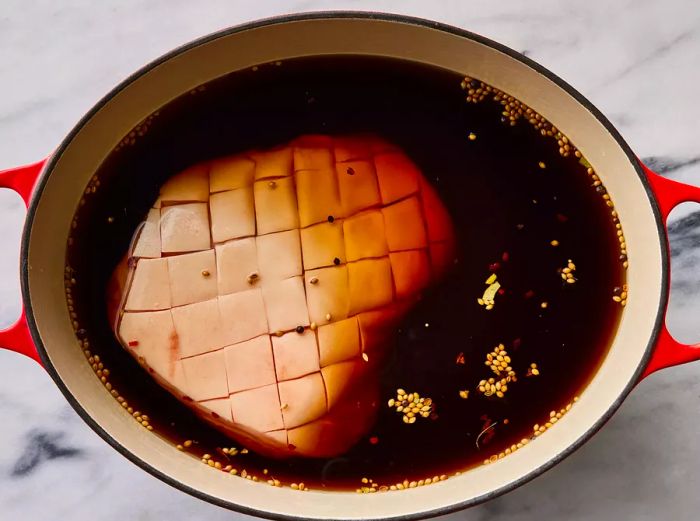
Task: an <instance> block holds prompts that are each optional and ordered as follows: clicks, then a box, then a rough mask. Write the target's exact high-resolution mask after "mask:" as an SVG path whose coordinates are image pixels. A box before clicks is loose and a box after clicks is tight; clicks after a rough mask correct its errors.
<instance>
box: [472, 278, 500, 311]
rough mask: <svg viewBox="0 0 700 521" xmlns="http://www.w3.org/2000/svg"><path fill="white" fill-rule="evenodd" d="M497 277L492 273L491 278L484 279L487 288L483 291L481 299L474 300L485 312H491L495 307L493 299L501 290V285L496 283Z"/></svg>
mask: <svg viewBox="0 0 700 521" xmlns="http://www.w3.org/2000/svg"><path fill="white" fill-rule="evenodd" d="M496 279H497V275H496V274H495V273H492V274H491V276H490V277H489V278H488V279H486V284H487V286H488V287H487V288H486V289H485V290H484V294H483V295H482V296H481V298H478V299H476V301H477V302H478V303H479V305H480V306H485V307H486V311H491V310H492V309H493V307H494V306H495V305H496V301H495V297H496V294H497V293H498V290H499V289H501V284H500V282H498V280H496Z"/></svg>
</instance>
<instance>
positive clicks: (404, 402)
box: [388, 389, 433, 424]
mask: <svg viewBox="0 0 700 521" xmlns="http://www.w3.org/2000/svg"><path fill="white" fill-rule="evenodd" d="M388 405H389V407H391V408H394V409H396V412H398V413H402V414H403V417H402V420H403V422H404V423H408V424H411V423H416V418H418V417H422V418H428V417H430V414H431V413H432V412H433V400H432V399H431V398H424V397H422V396H420V395H419V394H418V393H406V391H404V390H403V389H397V390H396V398H391V399H390V400H389V401H388Z"/></svg>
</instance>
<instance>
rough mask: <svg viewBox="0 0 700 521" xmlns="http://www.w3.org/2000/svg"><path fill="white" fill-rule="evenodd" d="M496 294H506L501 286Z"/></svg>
mask: <svg viewBox="0 0 700 521" xmlns="http://www.w3.org/2000/svg"><path fill="white" fill-rule="evenodd" d="M498 294H499V295H505V294H506V290H505V289H503V288H501V289H499V290H498Z"/></svg>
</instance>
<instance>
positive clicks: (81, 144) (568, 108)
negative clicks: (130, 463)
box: [27, 18, 662, 519]
mask: <svg viewBox="0 0 700 521" xmlns="http://www.w3.org/2000/svg"><path fill="white" fill-rule="evenodd" d="M322 54H329V55H334V54H352V55H358V54H360V55H363V54H364V55H373V56H383V57H392V58H400V59H404V60H410V61H414V62H419V63H423V64H428V65H434V66H437V67H440V68H443V69H448V70H453V71H455V72H458V73H460V74H465V75H470V76H474V77H477V78H479V79H481V80H483V81H485V82H488V83H489V84H491V85H493V86H495V87H497V88H499V89H502V90H503V91H505V92H508V93H510V94H512V95H514V96H516V97H517V98H518V99H520V100H521V101H522V102H523V103H526V104H527V105H529V106H530V107H533V108H534V109H535V110H536V111H537V112H538V113H540V114H541V115H542V116H544V117H545V118H547V119H548V120H549V121H551V122H552V123H553V124H555V125H556V126H557V128H559V129H561V130H562V132H564V133H565V134H566V135H567V136H569V138H570V139H571V140H572V141H573V142H574V143H575V144H576V146H577V147H578V148H579V149H580V150H581V151H582V152H583V154H584V155H585V156H586V158H588V160H589V161H590V163H591V164H592V165H593V166H594V167H595V169H596V171H597V173H598V175H599V176H600V177H601V179H602V180H603V182H604V183H605V185H606V187H607V189H608V192H609V193H610V194H611V197H612V198H613V200H614V201H615V204H616V207H617V209H618V212H619V215H620V220H621V222H622V224H623V227H624V229H625V237H626V240H627V249H628V252H629V257H630V260H631V264H630V267H629V270H628V273H627V281H628V284H629V286H630V294H629V298H628V303H627V307H626V310H625V313H624V315H623V319H622V322H621V324H620V326H619V328H618V332H617V334H616V336H615V339H614V342H613V345H612V347H611V349H610V351H609V354H608V355H607V357H606V359H605V361H604V362H603V364H602V365H601V367H600V368H599V370H598V372H597V373H596V375H595V377H594V378H593V380H592V381H591V383H590V385H589V386H588V388H587V389H586V391H585V393H583V395H582V396H581V399H580V401H579V402H578V404H577V406H576V407H574V408H573V409H572V410H571V412H570V413H569V414H567V415H566V417H565V418H563V419H562V420H561V422H560V424H559V425H557V428H556V429H551V430H549V431H548V432H546V433H545V434H544V435H543V436H541V437H540V438H539V439H538V440H537V443H532V444H529V445H527V446H526V447H524V448H523V449H521V450H519V451H517V453H515V454H512V455H511V456H509V457H508V458H505V459H503V460H501V461H498V462H497V463H496V464H493V465H488V466H483V467H479V468H477V469H474V470H472V471H469V472H467V473H464V474H463V475H461V476H458V477H455V478H452V479H449V480H447V481H444V482H440V483H438V484H436V485H433V486H431V487H425V488H417V489H411V490H406V491H402V492H400V493H396V494H394V493H391V494H373V495H359V494H355V493H323V492H315V491H311V492H308V493H305V494H299V493H298V492H296V491H293V490H289V489H278V488H270V487H268V486H266V485H263V484H260V483H254V482H250V481H247V480H241V479H231V478H230V476H228V475H225V474H223V473H217V472H213V471H212V470H211V469H209V468H208V467H207V466H204V465H202V464H201V463H200V462H199V461H198V460H197V459H195V458H192V457H191V456H189V455H187V454H183V453H181V452H179V451H177V450H176V449H175V448H174V447H173V446H172V445H171V444H169V443H166V442H165V441H163V440H161V439H160V438H159V437H157V436H154V435H153V434H151V433H150V432H148V431H146V430H145V429H143V428H142V427H141V426H140V425H138V424H137V423H136V422H134V421H133V419H132V418H131V416H130V415H129V414H128V413H127V412H126V411H125V410H124V409H123V408H122V407H120V406H119V404H118V403H117V402H116V401H115V400H114V399H113V398H112V396H110V394H109V393H108V392H107V391H105V389H104V387H103V385H102V384H101V383H100V382H99V380H98V379H97V378H95V377H94V374H93V371H92V369H91V368H90V367H89V366H88V364H86V363H85V358H84V356H83V354H82V352H81V350H80V349H79V348H78V347H77V345H76V339H75V333H74V331H73V327H72V325H71V320H70V317H69V314H68V310H67V307H66V302H65V296H64V287H63V282H64V278H63V274H64V272H63V270H64V262H63V259H64V257H65V255H64V253H65V248H66V238H67V236H68V234H69V230H70V228H71V221H72V218H73V212H74V210H75V208H76V206H77V205H78V203H79V200H80V198H81V197H82V195H83V193H84V191H85V188H86V186H88V185H89V184H90V179H91V178H92V176H93V174H94V173H95V172H96V170H97V169H98V167H99V166H100V164H101V163H102V162H103V161H104V160H105V158H106V157H107V156H108V155H109V153H110V151H111V150H112V149H113V148H114V147H115V146H117V144H118V143H119V142H120V141H121V140H122V138H123V136H125V135H127V134H128V133H129V131H130V130H131V129H132V128H134V127H135V126H136V125H137V124H139V123H140V122H142V121H143V120H145V119H146V118H147V117H148V116H149V115H151V114H152V113H153V112H154V110H157V109H158V108H159V107H162V106H163V105H165V104H166V103H167V102H169V101H171V100H173V99H174V98H176V97H178V96H180V95H181V94H183V93H186V92H188V91H190V90H192V89H194V88H195V87H197V86H198V85H201V84H203V83H206V82H207V81H210V80H213V79H215V78H218V77H220V76H223V75H225V74H227V73H230V72H233V71H236V70H240V69H245V68H248V67H252V66H254V65H256V64H261V63H267V62H274V61H277V60H286V59H290V58H296V57H304V56H316V55H322ZM656 230H657V222H656V220H655V217H654V213H653V211H652V207H651V205H650V202H649V199H648V196H647V193H646V190H645V187H644V185H643V184H642V183H641V181H640V180H639V178H638V175H637V171H636V170H635V168H634V167H633V165H632V163H631V159H630V157H629V156H628V155H627V153H626V151H625V150H624V149H623V148H622V147H621V146H620V145H619V143H618V141H617V140H616V139H615V137H613V136H612V135H611V134H610V133H609V132H608V130H607V129H606V128H605V127H604V126H603V124H601V122H600V121H599V120H598V119H596V117H595V116H594V115H593V114H591V112H590V111H589V110H588V109H586V108H585V107H584V106H582V105H581V104H580V103H579V102H578V101H576V99H574V98H573V97H572V96H571V95H569V94H567V93H566V92H565V91H564V90H562V89H561V88H560V87H559V86H557V85H556V84H555V83H554V82H553V81H552V80H550V79H548V78H546V77H545V76H543V75H542V74H540V73H538V72H537V71H535V70H534V69H532V68H530V67H529V66H527V65H525V64H523V63H521V62H519V61H518V60H516V59H514V58H512V57H509V56H508V55H506V54H503V53H501V52H500V51H497V50H494V49H492V48H490V47H488V46H486V45H484V44H482V43H479V42H476V41H473V40H470V39H468V38H464V37H461V36H455V35H452V34H448V33H445V32H441V31H438V30H435V29H430V28H426V27H423V26H418V25H413V24H410V23H401V22H389V21H385V20H376V19H375V20H370V19H361V18H355V19H354V18H347V19H340V18H339V19H324V20H320V19H319V20H300V21H294V22H287V23H278V24H272V25H267V26H263V27H258V28H254V29H247V30H243V31H240V32H233V33H231V34H228V35H224V36H220V37H218V38H216V39H213V40H211V41H208V42H206V43H202V44H200V45H197V46H194V47H192V48H190V49H188V50H185V51H183V52H181V53H179V54H177V55H176V56H174V57H172V58H170V59H168V60H166V61H164V62H163V63H161V64H159V65H156V66H155V67H153V68H151V69H150V70H148V71H147V72H145V73H143V74H142V75H140V76H139V77H138V78H137V79H135V80H134V81H132V82H131V83H129V84H128V85H126V86H125V87H124V88H123V89H122V90H120V91H119V92H118V93H116V94H115V95H114V96H112V97H111V98H110V99H109V100H108V101H107V102H106V103H105V104H104V105H103V106H102V107H101V108H100V109H99V110H98V111H97V112H96V113H95V114H93V115H92V116H91V117H90V118H89V119H88V120H87V121H85V122H84V123H83V124H82V126H80V127H79V128H78V130H77V132H76V133H75V135H73V136H72V138H70V140H69V141H68V142H67V143H66V146H65V148H64V149H63V151H62V152H61V155H60V157H59V158H58V159H57V161H56V162H55V164H54V167H53V170H52V171H51V172H50V177H49V179H48V181H47V183H46V185H45V187H44V190H43V193H42V195H41V199H40V200H39V202H38V204H37V205H36V212H35V215H34V218H33V221H32V226H31V229H30V236H29V247H28V251H27V254H28V276H29V291H30V294H29V298H30V302H31V307H32V313H33V316H34V320H35V321H36V326H37V329H38V333H39V335H40V336H41V339H42V343H43V345H44V346H45V348H46V352H47V355H48V357H49V359H50V362H51V364H52V365H53V367H54V368H55V370H56V372H57V374H58V376H59V377H60V379H61V380H62V381H63V383H64V384H65V386H66V388H67V391H68V392H69V393H70V394H72V395H73V396H74V397H75V399H76V400H77V402H78V404H79V406H80V407H81V408H82V409H84V411H85V413H86V414H87V415H88V416H90V418H91V419H92V420H93V421H94V422H95V423H96V424H98V425H99V426H100V427H101V428H102V429H104V431H106V432H107V433H108V435H109V436H110V437H111V438H112V439H113V440H114V441H115V442H116V443H117V444H119V445H121V446H122V447H124V449H125V450H126V451H128V452H130V453H131V454H133V455H134V456H135V457H136V458H138V459H139V460H141V461H142V462H143V463H145V464H146V465H148V466H149V467H151V468H152V469H154V470H156V471H158V472H159V473H162V474H163V475H165V476H168V477H169V478H171V479H172V480H174V481H176V482H178V483H180V484H182V485H183V486H185V487H188V488H190V489H192V490H195V491H198V492H200V493H202V494H205V495H207V496H209V497H210V498H213V499H215V500H218V501H221V502H224V503H230V504H237V505H241V506H243V507H247V508H250V509H255V510H258V511H261V512H267V513H270V514H276V515H285V514H286V515H291V516H297V517H302V518H327V519H339V518H343V519H362V518H384V517H392V516H401V515H408V514H414V513H416V512H429V511H433V510H436V509H440V508H443V507H448V506H451V505H454V504H458V503H462V502H469V501H473V500H476V499H479V498H482V497H484V496H486V495H488V494H491V493H492V492H494V491H497V490H499V489H501V488H503V487H507V486H508V485H510V484H512V483H515V482H517V481H519V480H522V479H524V478H526V477H527V476H529V475H530V474H532V473H533V472H536V471H537V470H538V469H540V468H541V467H542V466H543V465H547V464H548V463H549V462H551V461H552V460H553V459H556V458H557V457H558V456H559V455H560V454H561V453H562V452H563V451H565V450H566V449H567V448H568V447H570V446H571V445H572V444H575V443H576V442H577V441H578V440H580V438H582V437H584V436H586V434H587V433H589V431H590V430H591V429H592V428H593V427H594V426H596V424H597V422H598V421H599V419H600V418H601V417H602V416H603V415H605V414H606V412H607V411H608V410H609V409H610V408H611V407H613V406H614V405H615V404H616V403H617V401H618V399H619V397H620V395H621V394H622V393H624V392H625V390H626V389H627V387H628V385H629V384H630V382H631V381H632V379H633V378H634V376H635V372H636V371H637V369H638V367H639V365H640V363H641V362H642V360H643V358H644V356H645V353H646V350H647V347H648V343H649V339H650V338H651V336H652V334H653V328H654V324H655V320H656V316H657V310H658V305H659V298H660V295H661V290H662V268H661V266H662V257H661V249H660V241H659V240H658V236H657V231H656Z"/></svg>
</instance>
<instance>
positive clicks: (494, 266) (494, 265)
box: [489, 262, 501, 271]
mask: <svg viewBox="0 0 700 521" xmlns="http://www.w3.org/2000/svg"><path fill="white" fill-rule="evenodd" d="M499 269H501V263H500V262H493V263H491V264H489V271H498V270H499Z"/></svg>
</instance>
